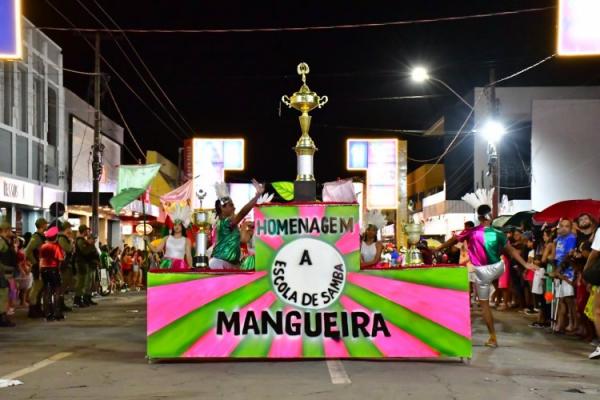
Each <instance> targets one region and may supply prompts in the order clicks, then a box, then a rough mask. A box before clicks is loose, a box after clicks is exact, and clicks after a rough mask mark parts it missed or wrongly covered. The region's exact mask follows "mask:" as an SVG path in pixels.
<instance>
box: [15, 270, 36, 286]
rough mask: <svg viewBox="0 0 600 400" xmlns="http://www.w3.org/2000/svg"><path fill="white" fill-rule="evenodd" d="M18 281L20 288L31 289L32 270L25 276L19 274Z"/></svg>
mask: <svg viewBox="0 0 600 400" xmlns="http://www.w3.org/2000/svg"><path fill="white" fill-rule="evenodd" d="M16 282H17V286H18V288H19V290H27V289H31V286H32V285H33V274H32V273H31V272H30V273H29V274H27V275H25V276H19V277H18V278H17V279H16Z"/></svg>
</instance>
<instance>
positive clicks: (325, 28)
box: [40, 6, 556, 33]
mask: <svg viewBox="0 0 600 400" xmlns="http://www.w3.org/2000/svg"><path fill="white" fill-rule="evenodd" d="M555 8H556V6H550V7H537V8H524V9H518V10H507V11H499V12H489V13H481V14H470V15H460V16H451V17H436V18H423V19H413V20H401V21H389V22H372V23H364V24H342V25H319V26H302V27H269V28H227V29H139V28H138V29H136V28H127V29H101V30H100V32H107V33H253V32H302V31H328V30H335V29H357V28H379V27H386V26H402V25H415V24H428V23H435V22H452V21H464V20H469V19H480V18H489V17H502V16H510V15H517V14H526V13H536V12H541V11H547V10H553V9H555ZM40 29H43V30H48V31H78V32H98V31H99V30H98V29H94V28H77V27H75V26H74V27H73V28H64V27H52V26H46V27H41V28H40Z"/></svg>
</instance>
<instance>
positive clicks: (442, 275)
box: [361, 267, 469, 292]
mask: <svg viewBox="0 0 600 400" xmlns="http://www.w3.org/2000/svg"><path fill="white" fill-rule="evenodd" d="M361 274H364V275H375V276H381V277H383V278H389V279H394V280H398V281H405V282H411V283H418V284H419V285H426V286H433V287H438V288H444V289H454V290H461V291H464V292H468V291H469V275H468V270H467V267H437V268H414V269H402V270H395V271H394V270H383V271H368V270H367V271H361Z"/></svg>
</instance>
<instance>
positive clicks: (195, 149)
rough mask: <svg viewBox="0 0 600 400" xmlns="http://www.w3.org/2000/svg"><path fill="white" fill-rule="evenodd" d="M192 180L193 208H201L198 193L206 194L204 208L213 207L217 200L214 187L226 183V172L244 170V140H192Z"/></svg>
mask: <svg viewBox="0 0 600 400" xmlns="http://www.w3.org/2000/svg"><path fill="white" fill-rule="evenodd" d="M191 146H192V157H193V160H192V178H193V179H194V185H193V186H194V197H193V206H194V208H198V207H199V206H200V203H199V200H198V199H197V197H196V195H195V194H196V193H198V191H199V190H200V189H202V190H204V191H205V192H206V198H205V199H204V201H203V206H204V207H212V206H213V205H214V204H215V200H217V195H216V193H215V188H214V185H215V183H217V182H224V181H225V171H242V170H243V169H244V139H219V138H215V139H192V140H191Z"/></svg>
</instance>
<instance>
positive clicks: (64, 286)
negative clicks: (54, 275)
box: [56, 221, 75, 312]
mask: <svg viewBox="0 0 600 400" xmlns="http://www.w3.org/2000/svg"><path fill="white" fill-rule="evenodd" d="M60 229H61V231H60V232H59V233H58V237H57V239H56V242H57V243H58V245H59V246H60V248H61V249H62V252H63V255H64V260H63V261H62V262H61V263H60V278H61V288H60V289H61V290H60V295H59V296H60V297H59V299H58V301H59V305H60V309H61V311H62V312H70V311H73V309H72V308H71V307H68V306H67V305H66V303H65V294H67V293H68V292H69V290H73V289H74V286H75V285H74V280H75V276H74V274H73V239H72V236H73V232H72V231H71V224H70V223H69V222H68V221H65V222H63V223H62V224H60Z"/></svg>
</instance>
